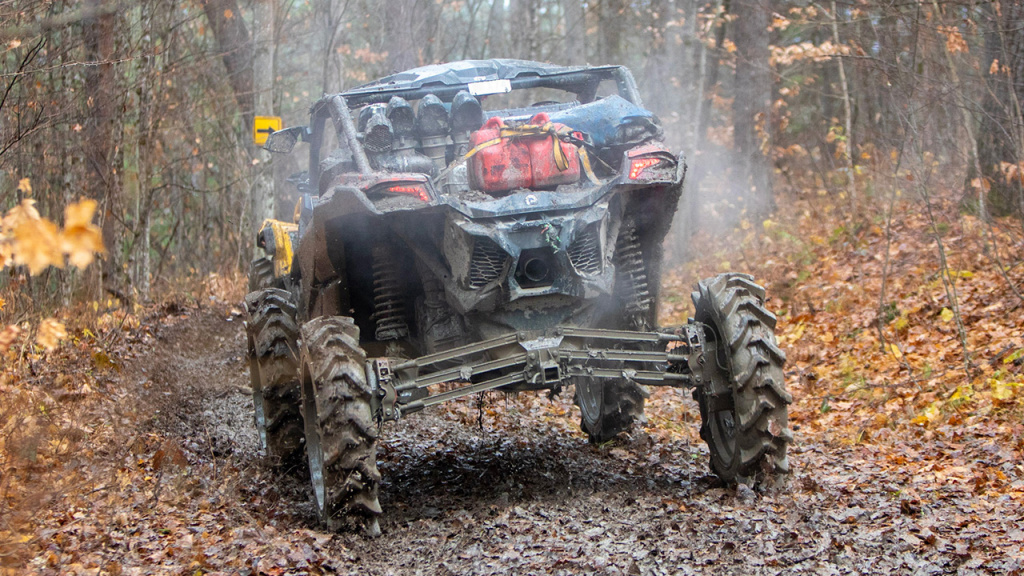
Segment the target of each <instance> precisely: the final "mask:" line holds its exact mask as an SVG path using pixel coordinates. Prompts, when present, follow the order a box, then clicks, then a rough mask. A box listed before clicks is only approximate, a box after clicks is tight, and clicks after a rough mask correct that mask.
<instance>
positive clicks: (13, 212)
mask: <svg viewBox="0 0 1024 576" xmlns="http://www.w3.org/2000/svg"><path fill="white" fill-rule="evenodd" d="M35 204H36V201H35V200H33V199H31V198H25V199H24V200H22V201H21V204H18V205H17V206H15V207H14V208H11V209H10V210H8V211H7V215H5V216H4V219H3V222H2V228H3V230H4V231H5V232H10V231H11V230H14V229H15V228H17V227H18V225H19V224H21V223H22V222H25V221H28V220H39V211H38V210H36V207H35Z"/></svg>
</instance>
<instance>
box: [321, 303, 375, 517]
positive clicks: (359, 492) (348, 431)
mask: <svg viewBox="0 0 1024 576" xmlns="http://www.w3.org/2000/svg"><path fill="white" fill-rule="evenodd" d="M365 362H366V354H365V353H364V352H363V350H362V349H361V348H360V347H359V328H358V327H357V326H356V325H355V323H354V322H353V321H352V319H351V318H345V317H340V316H334V317H322V318H316V319H314V320H311V321H310V322H308V323H306V324H304V325H303V327H302V409H303V419H304V421H305V431H306V454H307V456H308V460H309V473H310V478H311V479H312V481H313V499H314V504H315V505H316V509H317V514H318V516H319V517H320V520H321V521H322V522H323V523H324V524H325V525H326V526H327V527H328V528H329V529H331V530H337V529H340V528H343V527H345V526H346V525H356V526H362V527H363V528H365V530H366V532H367V533H368V534H370V535H374V536H375V535H377V534H379V533H380V527H379V525H378V523H377V516H378V515H379V514H380V513H381V509H380V503H379V502H378V501H377V489H378V485H379V484H380V473H379V472H378V471H377V424H376V422H375V421H374V419H373V413H372V411H371V406H370V398H371V394H372V390H371V389H370V386H369V384H368V383H367V381H366V372H365Z"/></svg>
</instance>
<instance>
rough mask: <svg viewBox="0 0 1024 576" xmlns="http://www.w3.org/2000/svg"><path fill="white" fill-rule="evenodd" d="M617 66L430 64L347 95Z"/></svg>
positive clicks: (515, 62)
mask: <svg viewBox="0 0 1024 576" xmlns="http://www.w3.org/2000/svg"><path fill="white" fill-rule="evenodd" d="M617 68H619V67H618V66H559V65H556V64H546V63H544V62H533V61H531V60H514V59H510V58H493V59H491V60H461V61H458V62H448V63H446V64H431V65H429V66H421V67H419V68H413V69H411V70H406V71H405V72H398V73H397V74H392V75H390V76H385V77H384V78H381V79H380V80H375V81H373V82H370V83H368V84H363V85H362V86H358V87H356V88H352V89H350V90H346V91H345V92H343V93H342V94H343V95H345V96H348V95H355V94H365V93H368V92H379V91H381V90H407V89H410V88H419V87H420V86H423V85H425V84H441V85H444V86H458V85H462V84H467V83H469V82H480V81H484V80H503V79H508V80H512V79H514V78H516V77H517V76H520V75H523V74H525V75H530V76H554V75H558V74H567V73H570V72H581V71H588V70H592V71H605V70H614V69H617Z"/></svg>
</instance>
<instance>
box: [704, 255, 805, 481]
mask: <svg viewBox="0 0 1024 576" xmlns="http://www.w3.org/2000/svg"><path fill="white" fill-rule="evenodd" d="M692 297H693V303H694V305H695V307H696V313H695V315H694V320H695V321H696V322H697V323H700V324H703V325H704V326H705V327H706V329H705V337H706V349H705V353H706V360H705V363H704V371H703V373H702V374H701V376H702V378H703V380H704V386H703V387H701V388H697V389H696V390H695V391H694V397H695V398H696V400H697V402H698V404H699V405H700V412H701V421H702V424H701V429H700V435H701V438H703V439H704V441H705V442H707V444H708V447H709V448H710V451H711V471H712V472H714V473H715V474H716V475H717V476H718V477H719V478H721V479H722V480H723V481H724V482H726V483H730V484H731V483H743V484H748V485H751V486H753V485H757V484H761V485H767V484H768V483H769V481H770V480H773V479H774V480H783V479H784V478H785V476H786V475H787V474H788V473H789V461H788V460H787V457H786V448H787V446H788V445H789V443H790V442H791V441H792V439H793V435H792V433H791V432H790V431H789V428H788V417H789V416H788V406H789V404H790V403H791V402H792V401H793V398H792V396H790V395H789V393H788V392H787V391H786V386H785V381H784V379H783V372H782V366H783V364H784V363H785V361H786V355H785V354H784V353H783V352H782V350H781V349H779V347H778V345H777V344H776V340H775V333H774V330H775V315H774V314H772V313H771V312H769V311H768V309H767V308H765V306H764V288H762V287H761V286H758V285H757V284H755V283H754V280H753V277H751V276H748V275H746V274H721V275H719V276H716V277H714V278H710V279H707V280H704V281H702V282H700V283H699V284H698V285H697V291H696V292H694V293H693V295H692ZM709 380H710V382H708V381H709Z"/></svg>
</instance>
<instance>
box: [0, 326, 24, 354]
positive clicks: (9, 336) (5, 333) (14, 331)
mask: <svg viewBox="0 0 1024 576" xmlns="http://www.w3.org/2000/svg"><path fill="white" fill-rule="evenodd" d="M18 334H21V328H18V327H17V326H15V325H14V324H11V325H10V326H8V327H7V328H4V329H3V330H0V352H6V351H7V349H8V348H10V347H11V344H14V341H15V340H17V339H18Z"/></svg>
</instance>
